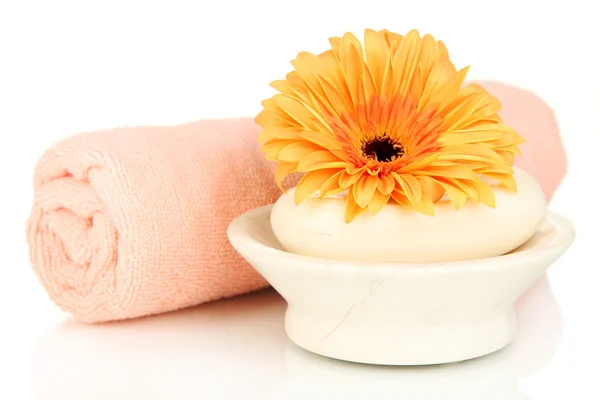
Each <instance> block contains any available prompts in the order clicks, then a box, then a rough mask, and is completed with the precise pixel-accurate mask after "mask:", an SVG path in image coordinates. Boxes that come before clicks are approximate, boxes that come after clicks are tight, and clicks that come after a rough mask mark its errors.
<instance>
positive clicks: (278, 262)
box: [228, 206, 575, 365]
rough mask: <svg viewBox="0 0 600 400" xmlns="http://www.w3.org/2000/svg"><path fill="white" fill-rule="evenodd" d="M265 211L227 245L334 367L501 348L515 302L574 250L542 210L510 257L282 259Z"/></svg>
mask: <svg viewBox="0 0 600 400" xmlns="http://www.w3.org/2000/svg"><path fill="white" fill-rule="evenodd" d="M271 208H272V206H267V207H263V208H259V209H256V210H253V211H250V212H248V213H246V214H244V215H242V216H240V217H238V218H236V219H235V220H234V221H233V222H232V223H231V225H230V226H229V230H228V236H229V240H230V241H231V243H232V245H233V247H234V248H235V249H236V250H237V251H238V252H239V253H240V254H241V255H242V256H243V257H244V258H245V259H246V260H248V262H249V263H250V264H251V265H252V266H253V267H254V268H256V270H258V271H259V272H260V273H261V274H262V275H263V276H264V277H265V279H266V280H267V281H268V282H269V283H270V284H271V285H272V286H273V287H274V288H275V289H276V290H277V291H278V292H279V293H280V294H281V295H282V296H283V297H284V298H285V300H286V301H287V303H288V308H287V311H286V315H285V329H286V333H287V335H288V337H289V338H290V340H292V341H293V342H294V343H296V344H297V345H298V346H300V347H302V348H304V349H306V350H309V351H311V352H314V353H317V354H321V355H323V356H327V357H332V358H336V359H341V360H347V361H354V362H361V363H369V364H387V365H423V364H439V363H448V362H454V361H462V360H467V359H470V358H475V357H479V356H483V355H486V354H489V353H492V352H494V351H496V350H499V349H501V348H503V347H504V346H506V345H507V344H508V343H510V341H511V340H512V338H513V337H514V334H515V329H516V324H515V311H514V303H515V301H516V300H517V299H518V298H519V297H520V296H521V295H522V294H523V293H524V292H525V291H526V290H527V288H528V287H529V286H530V285H532V284H533V283H534V282H535V281H536V280H537V279H538V278H539V277H540V276H541V275H542V274H543V273H544V271H545V270H546V269H547V268H548V267H549V266H550V265H551V264H552V263H553V262H554V261H555V260H556V259H557V258H558V257H560V256H561V254H562V253H563V252H564V251H565V250H566V249H567V248H568V247H569V246H570V245H571V243H572V242H573V239H574V235H575V232H574V229H573V226H572V225H571V223H570V222H569V221H567V220H566V219H564V218H562V217H560V216H558V215H556V214H553V213H550V212H549V213H548V215H547V217H546V220H545V221H544V223H543V224H542V226H541V227H540V228H539V229H538V231H537V233H536V234H535V235H534V236H533V237H532V238H531V239H529V240H528V241H527V242H526V243H525V244H524V245H522V246H520V247H519V248H517V249H516V250H514V251H512V252H511V253H509V254H506V255H502V256H499V257H492V258H485V259H479V260H472V261H465V262H452V263H437V264H391V263H388V264H376V263H368V262H348V261H332V260H326V259H321V258H314V257H308V256H302V255H297V254H292V253H288V252H286V251H284V250H283V248H282V246H281V245H280V244H279V242H278V241H277V239H276V238H275V235H274V234H273V231H272V229H271V224H270V221H269V217H270V213H271Z"/></svg>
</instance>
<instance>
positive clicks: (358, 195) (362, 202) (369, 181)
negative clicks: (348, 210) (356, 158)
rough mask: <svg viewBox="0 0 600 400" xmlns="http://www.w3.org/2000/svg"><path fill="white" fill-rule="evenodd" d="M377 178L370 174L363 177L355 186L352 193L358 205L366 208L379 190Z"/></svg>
mask: <svg viewBox="0 0 600 400" xmlns="http://www.w3.org/2000/svg"><path fill="white" fill-rule="evenodd" d="M377 179H378V178H377V177H376V176H373V175H369V174H365V175H363V176H362V177H361V178H360V179H359V180H358V181H357V182H356V183H355V184H354V185H353V186H352V192H353V195H354V200H355V201H356V203H357V204H358V205H359V206H360V207H362V208H366V207H367V206H368V205H369V202H370V201H371V198H372V197H373V194H374V193H375V190H376V189H377Z"/></svg>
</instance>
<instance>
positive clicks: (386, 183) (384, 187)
mask: <svg viewBox="0 0 600 400" xmlns="http://www.w3.org/2000/svg"><path fill="white" fill-rule="evenodd" d="M395 187H396V181H395V180H394V177H393V176H392V175H391V174H387V175H384V176H382V177H381V178H380V179H379V180H378V181H377V189H379V191H380V192H381V193H382V194H384V195H388V194H390V193H392V191H393V190H394V188H395Z"/></svg>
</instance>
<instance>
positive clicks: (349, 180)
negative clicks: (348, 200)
mask: <svg viewBox="0 0 600 400" xmlns="http://www.w3.org/2000/svg"><path fill="white" fill-rule="evenodd" d="M363 173H364V169H360V170H358V171H357V172H356V173H354V174H349V173H348V172H347V171H344V173H343V174H342V175H340V181H339V184H340V187H342V188H344V189H348V188H349V187H350V186H352V185H354V183H355V182H356V181H358V180H359V179H360V177H361V176H362V175H363Z"/></svg>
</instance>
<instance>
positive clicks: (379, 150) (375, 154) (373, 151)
mask: <svg viewBox="0 0 600 400" xmlns="http://www.w3.org/2000/svg"><path fill="white" fill-rule="evenodd" d="M362 152H363V154H364V155H365V157H368V158H374V159H376V160H377V161H382V162H390V161H392V160H393V159H394V158H397V157H402V156H403V155H404V147H403V146H402V145H401V144H400V143H398V142H395V141H393V140H392V139H390V138H388V137H380V138H376V139H373V140H371V141H370V142H367V143H365V144H364V145H363V148H362Z"/></svg>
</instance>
